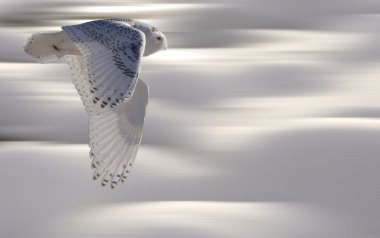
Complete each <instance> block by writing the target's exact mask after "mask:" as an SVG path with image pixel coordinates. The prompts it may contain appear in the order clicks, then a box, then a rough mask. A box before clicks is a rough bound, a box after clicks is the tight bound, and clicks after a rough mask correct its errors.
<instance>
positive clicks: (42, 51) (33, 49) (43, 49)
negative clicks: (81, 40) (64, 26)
mask: <svg viewBox="0 0 380 238" xmlns="http://www.w3.org/2000/svg"><path fill="white" fill-rule="evenodd" d="M62 34H63V33H62V32H56V33H39V34H33V35H32V36H30V37H29V39H28V42H27V43H26V45H25V46H24V51H25V53H27V54H28V55H30V56H32V57H34V58H36V59H39V60H42V61H45V60H55V59H59V58H61V57H62V56H63V55H65V54H64V52H63V51H62V50H61V49H60V45H61V44H62Z"/></svg>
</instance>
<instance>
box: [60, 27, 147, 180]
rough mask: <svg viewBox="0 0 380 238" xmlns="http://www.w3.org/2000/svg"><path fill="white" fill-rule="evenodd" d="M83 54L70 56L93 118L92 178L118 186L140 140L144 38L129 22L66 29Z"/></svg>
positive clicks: (144, 94)
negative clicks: (140, 76)
mask: <svg viewBox="0 0 380 238" xmlns="http://www.w3.org/2000/svg"><path fill="white" fill-rule="evenodd" d="M62 29H63V30H64V32H65V33H66V34H67V35H68V36H69V37H70V39H71V40H72V41H73V42H74V44H75V46H76V47H77V48H78V49H79V51H80V52H81V55H68V56H66V58H67V61H68V64H69V66H70V68H71V73H72V81H73V83H74V85H75V87H76V89H77V90H78V93H79V95H80V97H81V99H82V102H83V104H84V106H85V108H86V111H87V112H88V114H89V116H90V143H89V145H90V147H91V151H90V157H91V158H92V159H93V161H92V167H93V168H94V170H95V171H94V179H97V178H99V177H101V176H103V178H102V184H103V185H106V184H107V183H109V182H111V187H115V186H116V185H117V184H118V182H119V181H124V180H125V179H126V178H127V176H128V173H129V172H130V170H131V167H132V165H133V161H134V159H135V157H136V154H137V150H138V147H139V144H140V141H141V136H142V128H143V124H144V117H145V110H146V105H147V103H148V87H147V85H146V84H145V83H144V82H143V81H141V80H139V79H138V73H139V70H140V59H141V57H142V55H143V52H144V47H145V37H144V34H143V33H142V32H140V31H139V30H136V29H134V28H133V27H131V26H130V25H128V23H122V22H113V21H93V22H89V23H85V24H82V25H75V26H66V27H63V28H62Z"/></svg>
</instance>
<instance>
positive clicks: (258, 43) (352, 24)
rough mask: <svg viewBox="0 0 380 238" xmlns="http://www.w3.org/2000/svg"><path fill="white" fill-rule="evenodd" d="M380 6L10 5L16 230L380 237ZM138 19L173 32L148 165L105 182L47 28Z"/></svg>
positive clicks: (148, 73) (5, 202)
mask: <svg viewBox="0 0 380 238" xmlns="http://www.w3.org/2000/svg"><path fill="white" fill-rule="evenodd" d="M379 13H380V2H379V1H377V0H363V1H348V0H344V1H343V0H333V1H331V0H330V1H326V0H321V1H318V2H316V1H311V0H309V1H305V0H304V1H302V0H265V1H262V0H237V1H225V0H214V1H202V0H189V1H181V2H179V1H170V0H168V1H163V0H146V1H118V0H114V1H109V2H104V1H97V0H94V1H90V0H88V1H87V0H81V1H62V0H54V1H47V0H45V1H44V0H31V1H26V0H13V1H5V0H1V2H0V40H1V45H0V52H1V54H0V111H1V113H0V140H1V142H0V201H1V203H0V237H38V238H44V237H126V236H132V237H270V238H272V237H281V238H283V237H363V238H367V237H368V238H372V237H373V238H375V237H379V235H380V187H379V183H380V175H379V170H380V158H379V155H380V121H379V117H380V108H379V102H380V96H379V89H380V82H379V76H380V67H379V66H380V64H379V59H380V47H379V42H380V27H379V20H380V15H379ZM106 17H130V18H135V19H140V20H144V21H146V22H149V23H152V24H154V25H156V26H157V27H159V28H160V29H161V30H162V31H164V32H165V33H166V35H167V36H168V40H169V47H170V49H169V50H167V51H165V52H161V53H159V54H157V55H154V56H152V57H149V58H145V59H144V62H143V67H142V73H141V77H142V78H143V79H144V80H145V81H146V82H147V83H148V84H149V86H150V92H151V99H150V105H149V109H148V115H147V118H146V126H145V129H144V137H143V143H142V146H141V149H140V152H139V154H138V158H137V160H136V162H137V163H136V167H135V168H134V170H133V172H132V174H131V176H130V177H129V178H128V180H127V181H126V183H124V184H122V185H121V186H119V187H118V188H117V189H115V190H112V191H111V190H109V189H108V188H102V187H101V186H100V185H99V183H98V182H93V181H92V179H91V174H92V173H91V169H90V160H89V158H88V147H87V145H86V143H87V141H88V139H87V138H88V129H87V116H86V114H85V112H84V110H83V108H82V105H81V102H80V100H79V97H78V96H77V94H76V91H75V89H74V86H73V85H72V84H71V82H70V79H69V76H70V73H69V70H68V66H67V65H66V64H64V63H63V62H58V63H54V64H37V63H35V62H34V60H33V59H31V58H29V57H28V56H27V55H25V54H24V53H23V48H22V47H23V45H24V43H25V41H26V39H27V37H28V35H30V34H31V33H34V32H44V31H52V30H57V29H59V26H61V25H66V24H75V23H80V22H84V21H87V20H90V19H96V18H106Z"/></svg>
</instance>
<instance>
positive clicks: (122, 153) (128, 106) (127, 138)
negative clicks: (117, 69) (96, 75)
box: [66, 56, 149, 188]
mask: <svg viewBox="0 0 380 238" xmlns="http://www.w3.org/2000/svg"><path fill="white" fill-rule="evenodd" d="M66 57H67V60H68V63H69V65H70V67H71V70H72V80H73V82H74V84H75V86H76V88H77V89H78V92H79V94H81V97H82V100H83V98H86V95H90V94H91V93H90V92H89V90H90V84H89V83H88V80H87V79H88V78H87V77H86V74H85V71H86V68H85V64H84V59H83V57H82V56H66ZM148 96H149V91H148V86H147V85H146V84H145V83H144V82H143V81H142V80H141V79H138V80H137V83H136V87H135V90H134V92H133V94H132V97H131V98H130V99H129V100H128V101H123V102H120V103H119V104H118V105H117V106H116V107H114V108H109V109H107V110H106V109H102V110H100V111H98V113H90V114H89V116H90V118H89V122H90V142H89V146H90V148H91V151H90V157H91V159H92V164H91V166H92V168H93V169H94V175H93V178H94V179H98V178H99V177H102V185H106V184H108V183H110V182H111V187H112V188H113V187H115V186H116V185H117V184H118V183H119V182H120V181H121V182H124V180H125V179H126V178H127V176H128V174H129V172H130V171H131V168H132V166H133V162H134V160H135V158H136V154H137V150H138V147H139V145H140V141H141V137H142V129H143V126H144V118H145V111H146V106H147V105H148ZM83 102H84V104H85V105H86V104H87V106H86V107H91V105H92V102H91V101H83ZM92 109H94V108H92Z"/></svg>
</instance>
